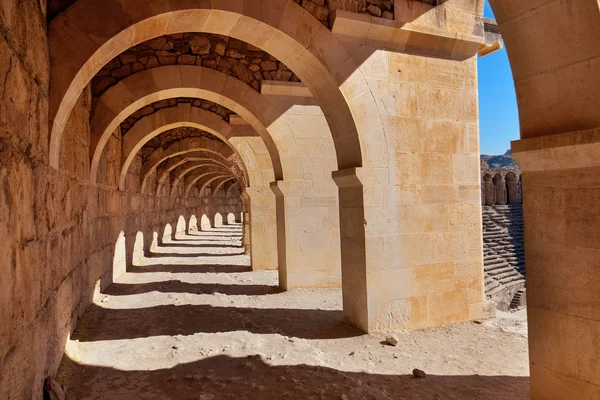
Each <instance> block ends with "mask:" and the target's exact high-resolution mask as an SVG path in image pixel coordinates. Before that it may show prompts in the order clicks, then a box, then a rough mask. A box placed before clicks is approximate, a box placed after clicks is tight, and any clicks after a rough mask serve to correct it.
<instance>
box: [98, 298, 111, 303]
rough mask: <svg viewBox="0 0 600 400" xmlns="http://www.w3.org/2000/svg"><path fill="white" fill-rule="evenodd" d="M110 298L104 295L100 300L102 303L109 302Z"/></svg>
mask: <svg viewBox="0 0 600 400" xmlns="http://www.w3.org/2000/svg"><path fill="white" fill-rule="evenodd" d="M109 300H110V298H109V297H108V296H104V297H103V298H102V300H100V302H101V303H108V301H109Z"/></svg>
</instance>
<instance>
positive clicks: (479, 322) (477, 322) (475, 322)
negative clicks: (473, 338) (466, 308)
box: [473, 320, 481, 325]
mask: <svg viewBox="0 0 600 400" xmlns="http://www.w3.org/2000/svg"><path fill="white" fill-rule="evenodd" d="M473 323H474V324H477V325H481V321H479V320H474V321H473Z"/></svg>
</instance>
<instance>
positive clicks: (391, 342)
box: [385, 335, 398, 346]
mask: <svg viewBox="0 0 600 400" xmlns="http://www.w3.org/2000/svg"><path fill="white" fill-rule="evenodd" d="M385 341H386V343H388V344H389V345H391V346H397V345H398V337H397V336H396V335H390V336H387V337H386V338H385Z"/></svg>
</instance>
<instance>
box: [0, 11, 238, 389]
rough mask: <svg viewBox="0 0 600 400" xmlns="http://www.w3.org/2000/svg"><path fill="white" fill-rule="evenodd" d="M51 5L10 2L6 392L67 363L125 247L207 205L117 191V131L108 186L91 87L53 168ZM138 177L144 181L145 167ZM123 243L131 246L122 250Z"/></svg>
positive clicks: (4, 50) (0, 284) (0, 150)
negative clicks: (96, 146) (71, 339)
mask: <svg viewBox="0 0 600 400" xmlns="http://www.w3.org/2000/svg"><path fill="white" fill-rule="evenodd" d="M40 4H41V5H40ZM44 8H45V2H39V3H38V2H37V1H34V0H23V1H12V2H11V1H9V2H3V3H2V4H1V5H0V88H1V90H0V184H1V188H2V190H0V236H1V237H2V240H1V241H0V321H1V323H0V371H3V373H2V374H0V398H3V399H26V398H39V397H40V396H41V393H42V385H43V381H44V379H45V378H46V377H47V376H49V375H52V374H53V373H54V372H55V371H56V368H57V367H58V364H59V362H60V359H61V357H62V354H63V350H64V344H65V341H66V339H67V336H68V335H69V332H70V331H71V330H72V329H73V328H74V326H75V325H76V323H77V319H78V317H79V316H80V315H81V314H82V312H83V311H84V309H85V308H86V307H87V306H88V305H89V304H90V303H91V302H92V300H93V297H94V294H95V293H98V291H99V290H101V289H102V288H104V287H106V286H107V285H108V284H110V283H111V281H112V278H113V263H114V264H115V265H114V266H115V267H116V268H120V269H119V271H122V270H123V265H117V264H120V263H121V262H122V257H121V256H122V255H124V256H125V257H126V260H127V262H128V263H130V262H131V259H132V257H133V253H134V251H133V249H134V243H135V239H136V237H138V238H139V237H140V235H139V233H142V234H143V241H144V242H145V243H146V246H145V247H146V249H148V248H149V246H150V244H151V242H152V241H153V240H156V239H157V238H160V237H162V235H163V232H164V229H165V225H166V224H170V225H171V227H172V228H173V230H176V227H177V220H178V219H179V217H180V216H183V217H184V218H185V219H186V221H189V219H190V217H191V216H192V215H196V216H198V219H199V216H200V215H202V213H203V212H204V206H203V205H202V204H203V202H202V199H201V198H193V197H190V198H187V199H186V198H179V197H166V196H161V197H153V196H148V195H141V194H139V190H138V193H136V194H132V193H128V192H119V191H117V190H116V186H117V179H118V174H119V171H118V166H119V163H120V159H121V154H120V142H119V139H118V138H117V137H116V136H114V137H113V138H111V140H110V142H109V145H108V147H107V150H106V154H105V155H104V157H103V161H102V163H103V164H102V166H101V168H100V174H99V176H100V179H99V182H100V184H99V185H97V186H91V185H90V184H89V182H88V174H89V137H90V132H89V125H88V121H89V112H90V103H91V96H90V93H89V90H87V91H86V92H85V93H84V95H82V96H81V98H80V99H79V101H78V104H77V105H76V107H75V109H74V110H73V114H72V116H71V119H70V121H69V123H68V126H67V129H66V132H65V136H64V140H63V144H62V159H61V167H60V170H59V171H57V170H54V169H53V168H51V167H49V166H48V163H47V160H48V119H47V115H48V87H49V60H48V42H47V37H46V26H45V24H46V22H45V20H46V18H45V15H44V12H45V11H44ZM134 170H135V168H134ZM136 179H137V181H136ZM129 184H130V185H133V186H135V185H136V184H139V175H138V177H137V178H136V177H132V178H131V182H130V183H129ZM240 211H241V207H240ZM123 242H124V243H123ZM123 244H124V245H125V246H124V247H125V250H126V254H121V250H122V247H123ZM138 247H139V243H138ZM117 250H118V251H117ZM117 253H118V254H117ZM15 396H16V397H15Z"/></svg>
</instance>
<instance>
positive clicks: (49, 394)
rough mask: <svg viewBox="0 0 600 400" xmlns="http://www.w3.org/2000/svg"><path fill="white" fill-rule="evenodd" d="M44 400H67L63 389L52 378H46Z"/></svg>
mask: <svg viewBox="0 0 600 400" xmlns="http://www.w3.org/2000/svg"><path fill="white" fill-rule="evenodd" d="M44 399H48V400H65V392H64V390H63V388H62V387H61V386H60V385H59V384H58V382H56V381H55V380H54V379H52V378H46V381H45V382H44Z"/></svg>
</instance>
